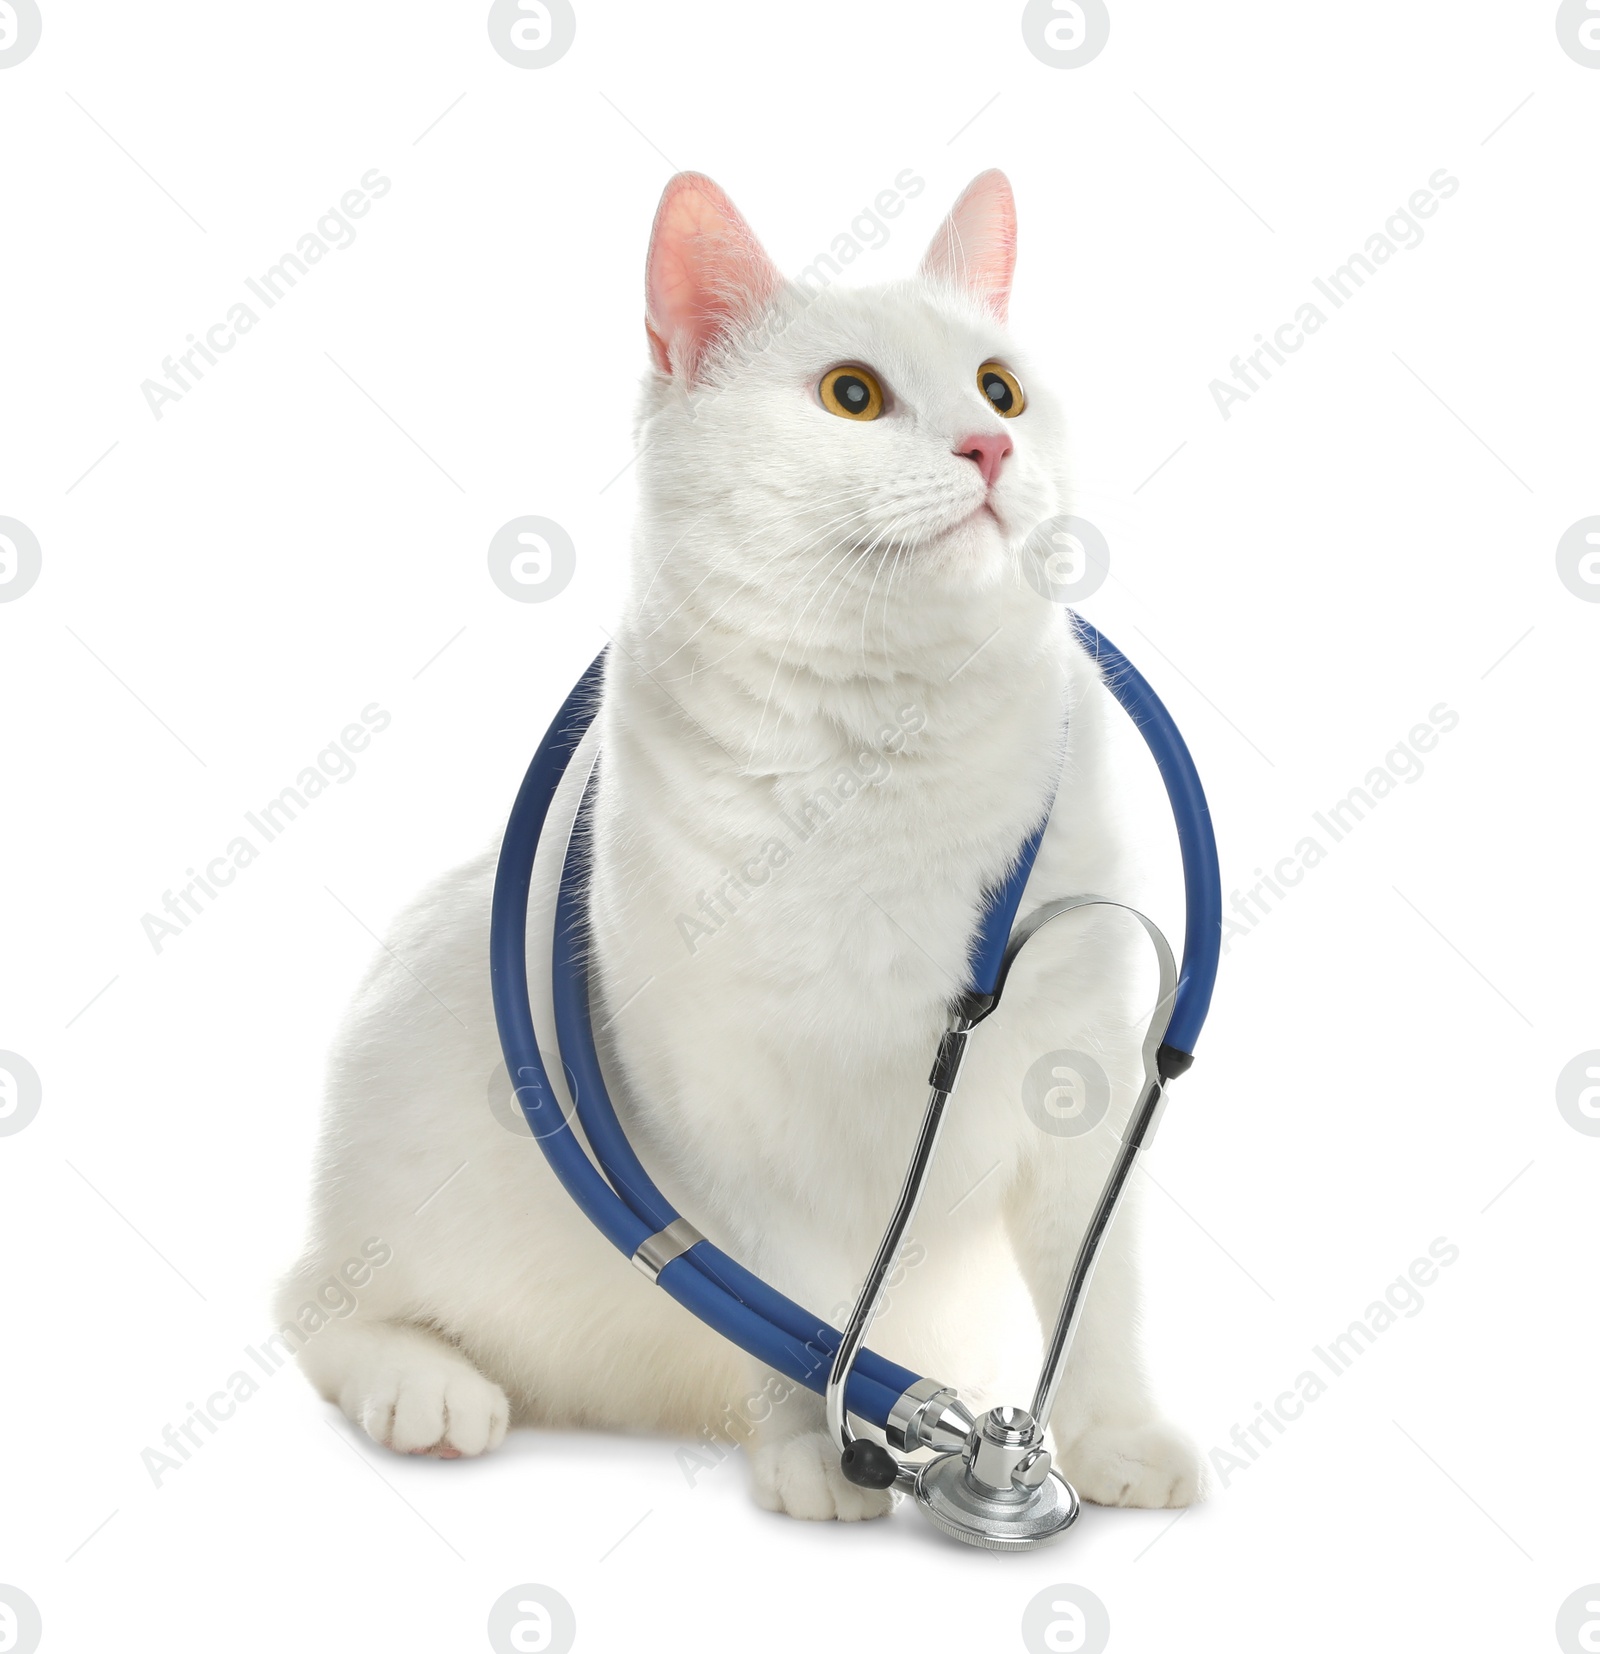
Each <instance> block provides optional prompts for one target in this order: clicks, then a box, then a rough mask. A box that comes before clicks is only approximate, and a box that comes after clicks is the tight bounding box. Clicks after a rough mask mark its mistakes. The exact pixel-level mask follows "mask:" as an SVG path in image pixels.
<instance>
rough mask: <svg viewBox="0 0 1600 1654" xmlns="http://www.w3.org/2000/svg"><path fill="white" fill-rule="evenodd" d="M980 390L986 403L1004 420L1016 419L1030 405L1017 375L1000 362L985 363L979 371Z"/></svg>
mask: <svg viewBox="0 0 1600 1654" xmlns="http://www.w3.org/2000/svg"><path fill="white" fill-rule="evenodd" d="M978 389H979V390H980V391H982V392H983V399H984V401H985V402H987V403H988V404H989V406H990V407H991V408H993V409H994V411H995V412H996V413H997V414H999V415H1000V417H1001V418H1002V419H1015V418H1016V417H1017V415H1018V414H1019V413H1021V412H1022V410H1023V409H1024V408H1025V407H1027V405H1028V399H1027V397H1025V396H1024V395H1023V394H1022V386H1021V385H1019V384H1018V383H1017V380H1016V375H1015V374H1013V373H1010V372H1009V371H1008V370H1007V369H1005V368H1003V367H1001V366H1000V364H999V363H998V362H985V363H984V364H983V366H982V367H981V368H979V369H978Z"/></svg>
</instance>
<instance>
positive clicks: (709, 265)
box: [644, 172, 782, 382]
mask: <svg viewBox="0 0 1600 1654" xmlns="http://www.w3.org/2000/svg"><path fill="white" fill-rule="evenodd" d="M781 285H782V277H780V276H779V274H778V271H777V269H776V267H775V266H774V265H773V263H772V260H771V259H769V258H768V257H767V255H766V253H765V252H764V251H763V250H762V247H761V244H760V242H758V241H757V240H756V238H755V236H754V234H753V233H752V232H751V229H750V226H749V225H748V224H746V223H745V221H744V219H743V218H741V217H740V215H739V210H738V208H737V207H735V206H734V204H733V203H732V202H731V201H730V200H729V199H728V197H727V196H726V195H725V194H723V192H722V190H721V189H719V188H718V187H717V185H715V184H714V183H712V181H711V180H710V179H709V178H707V177H705V176H703V175H702V174H701V173H698V172H680V173H679V174H678V175H677V177H675V178H674V179H672V181H671V182H670V183H669V184H668V185H667V187H666V190H665V192H664V193H663V194H662V197H661V205H660V206H659V207H658V208H657V209H656V221H655V226H654V228H653V229H652V230H651V232H650V257H649V260H648V262H647V264H646V267H645V324H644V325H645V333H646V335H647V336H648V338H649V340H650V354H651V356H652V358H653V359H654V361H655V364H656V366H657V367H658V368H659V369H660V370H661V371H662V372H663V373H671V372H673V371H676V372H678V373H680V374H681V375H683V377H684V378H685V379H686V380H688V381H690V382H692V381H693V380H694V378H695V376H696V374H697V373H698V372H699V369H700V366H701V364H702V363H703V362H704V360H705V357H706V353H707V351H708V350H709V349H710V348H711V346H712V345H713V344H714V343H715V342H716V340H717V339H718V338H719V337H721V336H722V335H723V334H725V333H728V332H731V331H732V330H733V328H734V327H736V326H737V325H738V324H739V323H740V322H742V321H743V320H745V319H746V318H747V317H750V316H753V315H756V314H759V313H760V311H761V310H762V309H763V308H765V306H766V305H767V303H768V302H769V301H770V300H771V299H772V297H773V295H774V294H775V293H776V292H777V291H778V288H779V287H780V286H781Z"/></svg>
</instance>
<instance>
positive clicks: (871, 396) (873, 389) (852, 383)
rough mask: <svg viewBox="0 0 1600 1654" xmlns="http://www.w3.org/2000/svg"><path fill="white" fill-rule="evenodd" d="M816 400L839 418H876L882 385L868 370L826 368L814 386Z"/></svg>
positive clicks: (881, 410)
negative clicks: (820, 380)
mask: <svg viewBox="0 0 1600 1654" xmlns="http://www.w3.org/2000/svg"><path fill="white" fill-rule="evenodd" d="M817 397H818V399H819V400H820V401H821V403H822V405H823V407H825V408H826V409H827V410H828V412H829V413H831V414H838V416H839V417H840V418H841V419H863V420H864V419H876V418H877V417H878V415H879V414H881V413H882V412H883V386H882V385H880V384H879V383H878V380H877V376H876V375H875V374H874V373H873V372H872V370H871V369H870V368H863V367H843V368H829V369H828V371H827V372H826V373H825V374H823V376H822V383H821V384H820V385H818V386H817Z"/></svg>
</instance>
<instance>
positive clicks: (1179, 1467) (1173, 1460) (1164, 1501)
mask: <svg viewBox="0 0 1600 1654" xmlns="http://www.w3.org/2000/svg"><path fill="white" fill-rule="evenodd" d="M1060 1465H1061V1472H1062V1474H1063V1475H1064V1476H1065V1477H1066V1478H1067V1480H1068V1481H1069V1482H1071V1483H1072V1485H1073V1486H1074V1487H1075V1488H1076V1489H1077V1490H1078V1492H1079V1493H1080V1494H1081V1495H1082V1496H1083V1497H1084V1498H1085V1499H1087V1500H1089V1501H1090V1503H1091V1504H1096V1505H1134V1506H1137V1507H1138V1508H1140V1509H1142V1510H1161V1509H1164V1508H1172V1509H1176V1508H1178V1507H1179V1506H1182V1505H1192V1504H1195V1503H1196V1502H1197V1501H1198V1500H1199V1499H1200V1498H1202V1497H1203V1494H1202V1489H1201V1470H1200V1455H1199V1453H1198V1451H1197V1450H1196V1448H1195V1445H1194V1443H1193V1442H1192V1441H1190V1440H1189V1438H1188V1437H1187V1436H1186V1435H1184V1433H1183V1432H1182V1431H1181V1430H1179V1429H1178V1428H1177V1427H1176V1426H1175V1425H1171V1424H1168V1423H1167V1422H1166V1421H1165V1420H1164V1419H1152V1420H1150V1421H1149V1422H1148V1423H1145V1424H1103V1425H1092V1426H1091V1427H1090V1428H1089V1429H1088V1430H1086V1431H1084V1433H1083V1434H1082V1435H1081V1436H1079V1437H1078V1439H1077V1440H1076V1441H1075V1442H1073V1444H1072V1445H1071V1446H1070V1447H1069V1448H1068V1449H1067V1450H1066V1451H1065V1452H1064V1453H1062V1454H1061V1456H1060Z"/></svg>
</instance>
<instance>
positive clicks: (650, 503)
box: [640, 172, 1065, 594]
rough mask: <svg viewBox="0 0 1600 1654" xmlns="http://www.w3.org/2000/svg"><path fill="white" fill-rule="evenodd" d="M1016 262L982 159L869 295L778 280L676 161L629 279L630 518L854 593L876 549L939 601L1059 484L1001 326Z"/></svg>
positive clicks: (1011, 228)
mask: <svg viewBox="0 0 1600 1654" xmlns="http://www.w3.org/2000/svg"><path fill="white" fill-rule="evenodd" d="M1015 263H1016V209H1015V206H1014V203H1013V200H1012V194H1011V187H1010V185H1009V184H1008V183H1007V181H1006V179H1005V177H1004V176H1003V175H1002V174H1001V173H999V172H986V173H983V174H982V175H981V176H979V177H978V178H976V179H974V180H973V182H972V183H971V184H970V185H969V186H968V187H967V189H966V190H965V191H964V193H963V194H962V195H961V197H960V199H959V200H958V201H957V202H956V204H955V206H954V208H953V209H952V210H951V212H950V215H949V217H948V218H947V219H946V220H945V221H944V223H943V224H942V225H941V226H940V228H939V230H938V232H937V234H936V235H935V236H934V238H933V242H932V244H931V246H930V247H929V249H928V251H927V254H926V255H925V257H924V258H923V260H922V263H921V266H920V268H919V270H918V272H917V274H916V275H915V276H914V277H912V278H911V279H908V280H902V281H896V282H891V283H887V284H884V285H881V286H873V287H845V286H843V285H829V286H820V287H819V286H817V285H802V284H797V283H791V282H788V281H785V279H784V278H783V277H782V276H781V275H780V274H779V272H778V270H777V269H776V267H775V266H774V265H773V263H772V261H771V260H770V259H769V258H768V256H767V254H766V253H765V252H764V251H763V250H762V248H761V245H760V243H759V242H758V241H757V240H756V237H755V236H754V234H753V233H752V232H751V230H750V228H749V226H748V225H747V224H746V223H745V221H744V219H743V218H742V217H741V216H740V214H739V213H738V211H737V209H736V208H735V207H734V205H733V203H732V202H731V201H730V200H729V199H728V197H727V196H726V195H725V194H724V193H723V192H722V190H721V189H719V188H718V187H717V185H716V184H714V183H712V182H711V180H710V179H708V178H705V177H702V176H701V175H699V174H697V173H680V174H679V175H678V176H677V177H675V178H674V179H673V180H672V181H671V182H670V183H669V184H668V185H667V188H666V192H665V194H664V195H663V196H662V199H661V205H660V208H659V210H658V211H657V214H656V220H655V227H654V230H653V232H652V235H651V242H650V255H649V261H648V266H647V276H646V322H645V326H646V333H647V336H648V340H649V346H650V354H651V363H652V366H651V370H650V374H649V377H648V380H647V385H646V393H645V402H644V414H643V426H642V429H641V433H640V435H641V441H642V447H643V453H642V461H643V463H642V478H643V483H642V486H643V490H644V496H645V500H646V505H647V511H649V512H653V513H654V514H655V515H656V517H657V518H659V519H661V527H662V529H663V531H664V532H666V533H670V534H671V535H673V536H675V537H677V536H680V535H681V536H682V537H683V538H684V539H686V540H687V541H689V542H690V543H691V544H692V543H693V542H694V541H695V540H697V539H704V540H706V541H707V542H708V544H707V550H708V551H709V549H710V545H709V542H711V541H714V542H715V546H716V550H717V556H718V559H719V562H720V564H721V565H722V566H721V568H720V570H719V572H720V574H721V575H722V577H724V578H727V579H730V580H739V581H743V582H745V583H746V584H747V585H748V584H752V583H753V584H757V585H760V586H765V587H768V588H769V589H775V588H774V585H773V583H774V582H775V581H776V582H787V583H788V584H787V585H786V587H785V589H787V590H791V591H799V592H804V591H805V590H806V588H808V587H810V588H812V589H813V590H814V589H815V588H816V587H817V585H818V583H819V582H820V581H822V580H823V579H824V578H827V579H828V580H830V581H832V582H833V583H835V584H838V583H844V582H848V583H849V584H851V585H854V586H858V587H859V588H860V590H861V591H862V592H869V591H870V583H871V582H873V581H875V580H876V579H877V577H878V575H879V574H880V572H881V570H882V568H883V566H884V565H886V564H888V563H890V562H891V561H893V562H894V569H895V576H896V578H897V579H898V580H900V581H902V582H904V581H906V580H908V579H916V580H918V581H919V582H920V583H924V584H927V583H931V584H932V585H933V586H934V587H937V588H939V589H941V590H943V591H944V592H945V593H946V594H952V593H955V594H959V593H961V592H973V591H976V590H981V589H983V588H984V587H987V586H991V585H993V584H994V583H995V582H996V581H998V580H1001V579H1003V578H1006V577H1008V575H1009V574H1010V573H1011V571H1012V569H1013V567H1014V564H1015V562H1016V559H1017V557H1018V556H1019V554H1020V552H1021V548H1022V546H1023V545H1024V543H1025V542H1026V541H1027V539H1028V537H1029V535H1030V534H1031V533H1032V532H1033V531H1034V529H1036V528H1037V527H1038V525H1039V524H1040V523H1041V522H1043V521H1044V520H1045V519H1046V518H1048V517H1050V516H1052V515H1054V514H1055V513H1057V512H1059V511H1061V510H1062V509H1064V494H1065V481H1064V477H1063V474H1062V451H1063V447H1064V432H1063V422H1062V416H1061V412H1060V410H1059V408H1058V406H1057V405H1056V403H1055V401H1054V399H1053V398H1052V397H1051V395H1050V394H1049V392H1048V390H1047V388H1046V387H1045V385H1044V384H1043V383H1042V382H1041V380H1040V379H1039V376H1038V375H1037V374H1036V373H1035V372H1034V370H1033V368H1032V366H1031V364H1030V363H1029V362H1028V361H1027V359H1026V358H1025V357H1024V356H1023V354H1022V352H1021V351H1020V350H1019V349H1018V347H1017V346H1016V344H1015V343H1014V342H1013V341H1012V339H1011V338H1010V336H1009V334H1008V333H1007V331H1006V325H1005V323H1006V313H1007V307H1008V303H1009V299H1010V291H1011V278H1012V271H1013V269H1014V267H1015ZM664 551H665V547H658V548H657V555H660V554H661V553H662V552H664ZM691 555H692V552H691ZM730 565H731V566H730Z"/></svg>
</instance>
